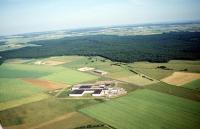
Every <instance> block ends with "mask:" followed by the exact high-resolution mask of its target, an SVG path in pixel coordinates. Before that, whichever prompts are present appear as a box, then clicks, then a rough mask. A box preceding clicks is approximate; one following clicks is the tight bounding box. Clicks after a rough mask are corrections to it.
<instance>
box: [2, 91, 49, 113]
mask: <svg viewBox="0 0 200 129" xmlns="http://www.w3.org/2000/svg"><path fill="white" fill-rule="evenodd" d="M48 97H49V96H48V95H46V94H44V93H39V94H34V95H32V96H28V97H25V98H21V99H16V100H11V101H6V102H2V103H0V111H3V110H6V109H10V108H14V107H19V106H21V105H24V104H28V103H33V102H37V101H40V100H43V99H46V98H48Z"/></svg>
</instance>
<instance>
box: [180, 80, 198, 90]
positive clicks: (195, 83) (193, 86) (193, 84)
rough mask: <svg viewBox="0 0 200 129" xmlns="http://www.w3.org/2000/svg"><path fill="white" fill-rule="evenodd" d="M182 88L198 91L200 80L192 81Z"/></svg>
mask: <svg viewBox="0 0 200 129" xmlns="http://www.w3.org/2000/svg"><path fill="white" fill-rule="evenodd" d="M183 87H186V88H189V89H193V90H197V91H200V79H197V80H194V81H192V82H190V83H187V84H185V85H183Z"/></svg>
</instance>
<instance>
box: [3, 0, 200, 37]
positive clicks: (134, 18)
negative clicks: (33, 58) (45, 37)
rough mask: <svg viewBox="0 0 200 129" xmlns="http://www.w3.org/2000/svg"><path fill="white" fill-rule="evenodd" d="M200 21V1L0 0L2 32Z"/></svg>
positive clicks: (12, 32) (13, 32)
mask: <svg viewBox="0 0 200 129" xmlns="http://www.w3.org/2000/svg"><path fill="white" fill-rule="evenodd" d="M187 20H200V0H0V35H7V34H17V33H25V32H38V31H47V30H59V29H71V28H84V27H95V26H107V25H109V26H110V25H124V24H138V23H139V24H140V23H154V22H156V23H157V22H176V21H187Z"/></svg>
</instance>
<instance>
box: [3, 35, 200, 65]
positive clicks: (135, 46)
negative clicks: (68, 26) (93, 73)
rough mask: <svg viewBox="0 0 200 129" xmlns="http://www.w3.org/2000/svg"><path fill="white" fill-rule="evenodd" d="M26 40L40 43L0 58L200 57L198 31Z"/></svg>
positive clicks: (129, 59) (164, 59)
mask: <svg viewBox="0 0 200 129" xmlns="http://www.w3.org/2000/svg"><path fill="white" fill-rule="evenodd" d="M30 43H32V44H37V45H40V46H37V47H25V48H20V49H16V50H9V51H4V52H0V56H2V58H1V60H5V59H10V58H40V57H49V56H59V55H82V56H102V57H105V58H108V59H111V60H113V61H119V62H135V61H150V62H167V61H169V60H171V59H189V60H195V59H200V32H170V33H164V34H158V35H143V36H142V35H140V36H113V35H91V36H79V37H66V38H62V39H54V40H43V41H34V42H30Z"/></svg>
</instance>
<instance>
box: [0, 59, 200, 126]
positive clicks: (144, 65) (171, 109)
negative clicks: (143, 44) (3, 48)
mask: <svg viewBox="0 0 200 129" xmlns="http://www.w3.org/2000/svg"><path fill="white" fill-rule="evenodd" d="M38 62H39V63H38ZM41 62H42V63H41ZM61 62H62V63H61ZM199 65H200V62H199V61H170V62H168V63H149V62H135V63H121V62H112V61H110V60H108V59H105V58H102V57H83V56H60V57H59V56H58V57H49V58H40V59H10V60H8V61H6V62H5V63H3V64H2V65H1V66H0V121H1V124H2V125H3V126H4V128H5V129H27V128H31V129H36V128H37V129H49V128H51V129H71V128H77V127H80V128H86V127H87V126H88V127H91V129H108V128H119V129H126V128H127V129H132V128H141V129H150V128H157V129H161V128H169V129H177V128H181V129H190V128H191V129H197V128H199V127H200V125H199V123H200V121H199V119H200V117H199V116H200V114H199V113H200V110H199V109H200V108H199V107H200V103H199V102H200V92H199V86H200V83H199V79H197V80H193V79H192V80H190V81H188V83H186V84H184V85H181V86H175V85H170V84H167V83H164V82H160V80H161V79H163V78H166V77H167V76H170V75H172V74H173V73H174V72H183V70H185V71H184V72H187V73H188V72H190V73H199V72H200V67H199ZM160 66H162V67H160ZM82 67H92V68H95V69H99V70H103V71H106V72H108V74H106V75H104V76H101V75H98V74H94V73H93V72H91V71H87V72H80V71H78V70H77V69H79V68H82ZM163 67H164V69H162V68H163ZM105 80H118V82H120V83H118V86H119V87H122V88H124V89H125V90H126V91H127V92H128V95H127V96H124V97H119V98H116V99H111V100H110V99H109V100H108V101H105V100H99V99H94V98H93V99H91V98H90V99H85V100H81V99H80V100H79V99H65V98H64V97H66V96H67V93H68V90H66V89H68V88H70V86H72V85H74V84H79V83H91V82H92V83H93V82H96V81H105ZM57 95H60V96H64V97H63V98H59V97H58V96H57ZM39 118H42V119H39ZM102 125H103V126H102ZM163 125H164V126H163ZM93 126H94V127H93ZM96 126H101V127H98V128H97V127H96ZM108 126H110V127H108Z"/></svg>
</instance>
